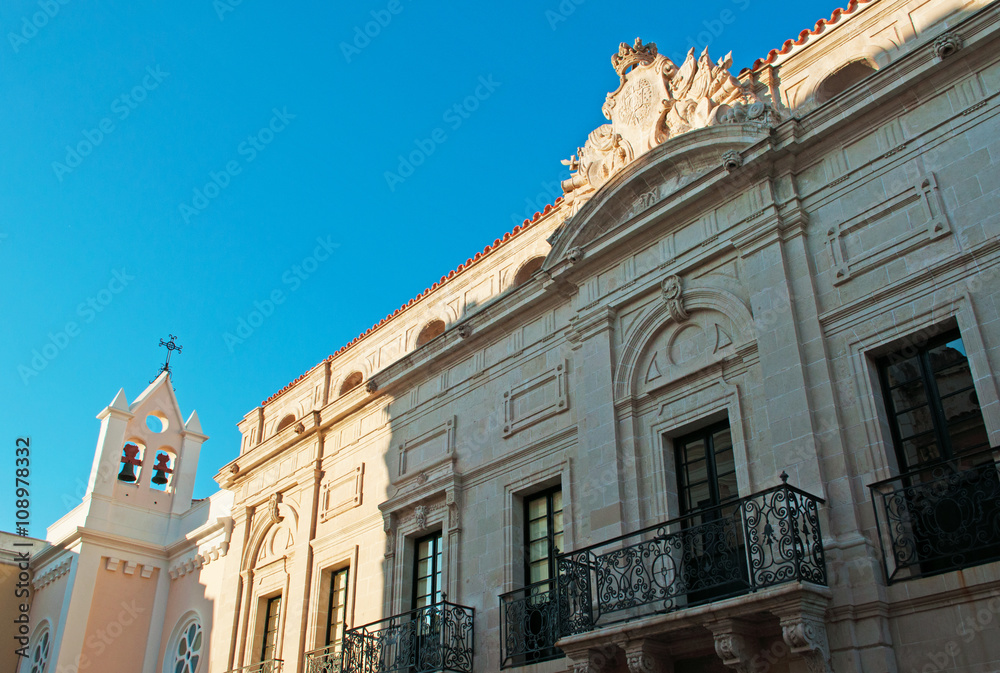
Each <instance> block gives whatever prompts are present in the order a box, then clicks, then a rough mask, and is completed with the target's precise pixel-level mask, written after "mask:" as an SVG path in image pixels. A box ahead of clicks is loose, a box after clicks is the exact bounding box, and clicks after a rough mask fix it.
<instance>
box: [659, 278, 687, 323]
mask: <svg viewBox="0 0 1000 673" xmlns="http://www.w3.org/2000/svg"><path fill="white" fill-rule="evenodd" d="M660 290H661V291H662V293H663V301H665V302H666V303H667V310H669V311H670V317H671V318H673V319H674V322H684V321H685V320H687V319H688V318H689V317H690V316H689V315H688V312H687V311H685V310H684V297H683V296H682V295H683V292H684V287H683V286H682V285H681V277H680V276H668V277H667V278H664V279H663V282H662V283H661V284H660Z"/></svg>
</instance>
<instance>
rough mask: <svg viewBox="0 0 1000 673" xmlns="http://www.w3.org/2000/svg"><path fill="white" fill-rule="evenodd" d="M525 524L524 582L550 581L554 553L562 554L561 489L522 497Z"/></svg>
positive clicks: (553, 564) (553, 566) (553, 571)
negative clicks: (523, 498)
mask: <svg viewBox="0 0 1000 673" xmlns="http://www.w3.org/2000/svg"><path fill="white" fill-rule="evenodd" d="M524 522H525V526H524V543H525V550H526V553H525V559H524V561H525V571H524V572H525V580H526V583H527V584H535V583H536V582H544V581H546V580H550V579H552V578H554V577H555V576H556V554H557V553H559V552H561V551H564V549H563V506H562V490H561V489H560V488H559V487H558V486H557V487H556V488H552V489H549V490H548V491H544V492H542V493H539V494H537V495H533V496H531V497H529V498H525V500H524ZM542 590H547V587H545V586H543V587H542Z"/></svg>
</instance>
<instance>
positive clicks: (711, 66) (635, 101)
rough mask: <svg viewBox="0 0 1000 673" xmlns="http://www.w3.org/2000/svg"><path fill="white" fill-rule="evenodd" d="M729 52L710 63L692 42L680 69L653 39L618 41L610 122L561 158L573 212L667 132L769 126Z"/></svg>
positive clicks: (770, 114)
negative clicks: (566, 171)
mask: <svg viewBox="0 0 1000 673" xmlns="http://www.w3.org/2000/svg"><path fill="white" fill-rule="evenodd" d="M732 62H733V61H732V55H731V54H727V55H726V56H725V57H724V58H722V59H720V60H719V61H718V62H715V63H713V62H712V60H711V58H709V55H708V48H707V47H706V48H705V50H704V51H703V52H702V53H701V56H695V51H694V49H693V48H692V49H691V50H690V51H689V52H688V54H687V58H686V59H685V61H684V63H683V64H681V66H680V67H678V66H677V65H676V64H675V63H674V62H673V61H671V60H670V59H669V58H667V57H665V56H664V55H663V54H660V53H658V52H657V49H656V44H655V43H653V42H650V43H649V44H643V43H642V40H641V39H638V38H636V40H635V44H634V45H633V46H629V45H628V44H626V43H624V42H622V43H621V45H620V46H619V48H618V53H617V54H615V55H613V56H612V57H611V65H612V66H613V67H614V69H615V72H617V73H618V77H619V79H620V83H619V86H618V89H616V90H615V91H613V92H611V93H609V94H608V96H607V99H606V100H605V103H604V106H603V108H602V112H603V113H604V116H605V117H606V118H607V119H608V120H610V121H611V123H610V124H605V125H603V126H600V127H599V128H597V129H595V130H594V131H592V132H591V133H590V135H589V137H588V138H587V142H586V143H585V144H584V146H583V147H581V148H579V149H578V150H577V154H575V155H573V156H572V157H570V158H569V159H568V160H565V161H563V164H564V165H566V166H568V167H569V169H570V171H571V172H572V175H571V177H570V179H569V180H565V181H564V182H563V183H562V188H563V192H564V193H565V195H566V201H567V206H568V208H569V209H570V215H572V214H574V213H576V212H577V211H578V210H579V209H580V207H581V206H582V205H583V204H584V203H585V202H586V201H587V200H588V199H589V198H590V197H591V196H592V195H593V193H594V192H596V191H597V190H598V189H600V188H601V186H602V185H604V183H606V182H607V181H608V180H610V179H611V177H612V176H614V175H615V174H616V173H618V172H619V171H620V170H621V169H622V168H624V167H625V166H627V165H628V164H629V163H631V162H632V161H634V160H635V159H636V158H637V157H639V156H641V155H642V154H645V153H646V152H648V151H649V150H651V149H653V148H654V147H656V146H657V145H660V144H662V143H663V142H664V141H666V140H667V139H669V138H672V137H674V136H677V135H680V134H682V133H687V132H688V131H692V130H694V129H700V128H704V127H706V126H713V125H715V124H741V123H747V122H756V123H759V124H772V123H773V122H775V121H776V120H777V115H776V113H775V111H774V109H773V108H772V107H771V106H770V105H768V104H767V103H765V102H764V101H761V100H760V99H759V98H758V97H757V96H756V94H755V93H753V91H751V90H750V89H748V88H743V87H742V86H741V85H740V83H739V81H738V80H737V79H736V78H735V77H733V75H732V74H731V73H730V72H729V68H730V67H731V66H732Z"/></svg>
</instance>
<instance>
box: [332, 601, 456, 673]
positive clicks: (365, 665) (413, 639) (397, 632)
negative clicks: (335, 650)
mask: <svg viewBox="0 0 1000 673" xmlns="http://www.w3.org/2000/svg"><path fill="white" fill-rule="evenodd" d="M474 616H475V610H474V609H473V608H469V607H465V606H463V605H455V604H454V603H448V602H447V601H442V602H440V603H435V604H434V605H429V606H427V607H425V608H420V609H418V610H411V611H410V612H406V613H403V614H401V615H396V616H395V617H390V618H389V619H383V620H380V621H377V622H373V623H371V624H367V625H365V626H359V627H357V628H354V629H350V630H348V631H347V632H346V633H345V634H344V650H343V671H344V672H345V673H395V672H396V671H399V672H405V673H432V672H433V673H437V672H445V671H447V672H450V673H472V656H473V618H474Z"/></svg>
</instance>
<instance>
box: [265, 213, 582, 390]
mask: <svg viewBox="0 0 1000 673" xmlns="http://www.w3.org/2000/svg"><path fill="white" fill-rule="evenodd" d="M562 201H563V197H561V196H560V197H559V198H557V199H556V200H555V201H554V202H553V203H551V204H549V205H546V206H545V208H544V209H542V210H541V211H539V212H536V213H535V214H534V215H532V216H531V219H528V220H525V221H524V222H522V223H521V224H519V225H518V226H516V227H514V228H513V229H512V230H511V231H509V232H507V233H506V234H504V235H503V237H502V238H498V239H496V240H495V241H493V244H492V245H487V246H486V247H485V248H483V249H482V251H481V252H477V253H476V254H475V255H474V256H472V257H470V258H469V259H467V260H465V264H459V265H458V268H457V269H453V270H452V271H449V272H448V274H447V275H445V276H441V280H439V281H438V282H436V283H434V284H433V285H431V286H430V287H428V288H426V289H425V290H424V291H423V292H421V293H420V294H418V295H417V296H416V297H414V298H413V299H411V300H410V301H408V302H406V303H405V304H403V305H402V306H400V307H399V308H397V309H396V310H395V311H393V312H392V313H390V314H389V315H387V316H386V317H384V318H382V319H381V320H380V321H378V323H376V324H374V325H372V326H371V327H369V328H368V329H367V330H365V332H364V334H360V335H358V336H356V337H354V339H352V340H351V341H350V342H349V343H348V344H347V345H345V346H342V347H341V348H340V349H338V350H337V351H336V352H335V353H333V354H332V355H328V356H327V357H325V358H324V359H323V360H322V361H320V362H319V363H318V364H316V365H315V366H313V367H312V368H311V369H310V370H309V371H307V372H306V373H305V374H303V375H302V376H300V377H298V378H297V379H295V380H294V381H292V382H291V383H289V384H288V385H286V386H285V387H284V388H282V389H281V390H279V391H278V392H276V393H274V394H273V395H271V396H270V397H268V398H267V399H266V400H264V401H263V402H261V403H260V405H261V406H262V407H265V406H267V405H268V404H270V403H271V402H273V401H274V400H276V399H278V398H279V397H281V396H282V395H284V394H285V393H286V392H288V391H289V390H291V388H292V387H293V386H295V384H297V383H298V382H299V381H301V380H302V379H304V378H305V377H307V376H309V374H311V373H312V372H313V371H314V370H315V369H316V368H317V367H319V366H320V365H321V364H323V363H324V362H330V361H332V360H333V359H334V358H336V357H337V356H339V355H341V354H343V353H345V352H346V351H348V350H350V349H351V348H352V347H353V346H355V345H356V344H357V343H358V342H359V341H361V339H363V338H364V337H366V336H368V335H369V334H371V333H372V332H374V331H375V330H377V329H379V328H380V327H382V326H383V325H384V324H386V323H387V322H389V321H390V320H391V319H393V318H395V317H396V316H397V315H399V314H400V313H402V312H403V311H405V310H406V309H408V308H409V307H410V306H412V305H413V304H415V303H416V302H418V301H419V300H421V299H423V298H424V297H426V296H427V295H429V294H430V293H431V292H433V291H435V290H437V289H438V288H440V287H441V286H443V285H444V284H445V283H448V282H450V281H451V280H453V279H454V278H456V277H458V276H459V275H461V274H462V273H464V272H466V271H468V270H469V269H470V268H471V267H472V266H473V265H475V264H478V263H479V262H480V261H482V260H483V259H485V258H486V257H487V256H488V255H489V254H490V253H492V252H495V251H496V250H497V249H498V248H500V247H503V246H504V245H506V244H507V243H508V242H509V241H511V240H512V239H514V238H515V237H517V236H518V235H520V234H521V233H522V232H524V231H526V230H527V229H528V228H529V227H531V226H532V225H534V224H535V223H536V222H538V221H539V220H540V219H542V217H544V216H545V215H548V214H549V213H551V212H553V211H554V210H555V209H556V208H557V207H558V206H559V204H560V203H562Z"/></svg>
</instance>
